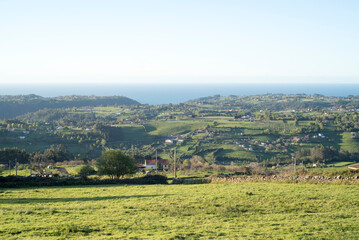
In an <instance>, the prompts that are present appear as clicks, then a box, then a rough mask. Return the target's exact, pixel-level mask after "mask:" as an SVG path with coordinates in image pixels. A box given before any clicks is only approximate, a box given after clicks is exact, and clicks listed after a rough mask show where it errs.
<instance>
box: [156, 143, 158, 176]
mask: <svg viewBox="0 0 359 240" xmlns="http://www.w3.org/2000/svg"><path fill="white" fill-rule="evenodd" d="M157 173H158V163H157V149H156V174H157Z"/></svg>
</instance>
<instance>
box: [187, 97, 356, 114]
mask: <svg viewBox="0 0 359 240" xmlns="http://www.w3.org/2000/svg"><path fill="white" fill-rule="evenodd" d="M185 104H188V105H196V106H201V105H205V106H212V107H214V108H220V109H230V108H233V107H239V108H241V109H246V110H251V111H258V110H264V109H268V110H271V111H283V110H303V109H322V108H330V107H338V108H340V107H353V108H357V107H358V105H359V96H348V97H327V96H323V95H320V94H313V95H306V94H263V95H252V96H234V95H230V96H220V95H214V96H210V97H203V98H199V99H195V100H190V101H187V102H186V103H185Z"/></svg>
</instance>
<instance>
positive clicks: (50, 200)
mask: <svg viewBox="0 0 359 240" xmlns="http://www.w3.org/2000/svg"><path fill="white" fill-rule="evenodd" d="M170 195H173V194H161V195H133V196H108V197H88V198H86V197H82V198H9V199H0V204H24V203H56V202H88V201H106V200H117V199H128V198H150V197H162V196H170Z"/></svg>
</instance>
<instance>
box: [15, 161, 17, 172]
mask: <svg viewBox="0 0 359 240" xmlns="http://www.w3.org/2000/svg"><path fill="white" fill-rule="evenodd" d="M15 169H16V170H15V171H16V174H15V175H16V176H17V158H15Z"/></svg>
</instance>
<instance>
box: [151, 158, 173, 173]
mask: <svg viewBox="0 0 359 240" xmlns="http://www.w3.org/2000/svg"><path fill="white" fill-rule="evenodd" d="M157 164H158V168H157V169H158V170H164V171H167V170H168V167H169V161H168V160H166V159H158V160H157ZM145 168H147V169H151V168H152V169H156V159H152V160H146V161H145Z"/></svg>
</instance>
